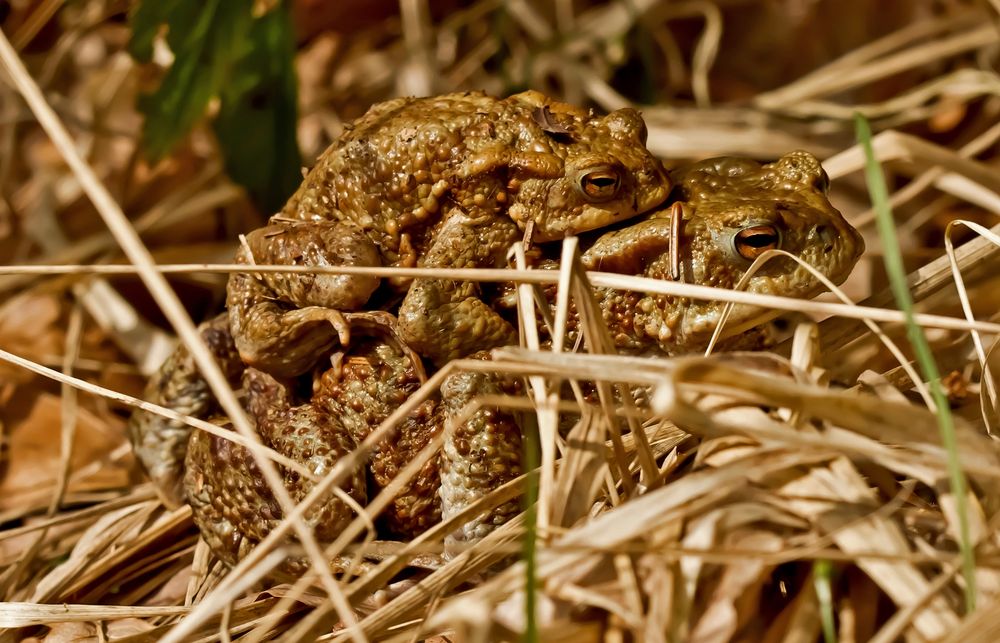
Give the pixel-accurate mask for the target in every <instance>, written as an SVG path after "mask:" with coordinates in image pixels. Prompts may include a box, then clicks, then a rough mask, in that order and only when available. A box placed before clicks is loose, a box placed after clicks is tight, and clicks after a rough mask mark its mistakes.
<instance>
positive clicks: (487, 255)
mask: <svg viewBox="0 0 1000 643" xmlns="http://www.w3.org/2000/svg"><path fill="white" fill-rule="evenodd" d="M520 234H521V233H520V231H519V230H518V228H517V225H516V224H515V223H514V222H513V221H511V220H510V219H507V218H504V217H499V216H485V217H481V218H480V219H478V220H473V219H471V218H470V217H468V216H467V215H465V214H464V213H457V214H453V215H452V216H450V217H448V218H447V219H446V220H445V221H444V223H443V224H442V228H441V230H440V232H439V233H438V235H437V237H436V238H435V241H434V243H433V244H432V245H431V247H430V248H428V250H427V253H426V254H425V256H424V261H423V266H424V267H426V268H444V267H447V268H496V267H499V266H501V265H503V260H504V256H505V254H506V252H507V248H509V247H510V245H511V244H512V243H514V242H515V241H517V240H518V239H519V238H520ZM399 332H400V335H401V336H402V337H403V339H404V340H405V341H406V342H407V343H408V344H409V345H410V346H411V347H412V348H413V349H414V350H415V351H417V352H418V353H420V354H421V355H424V356H425V357H427V358H428V359H430V360H431V361H432V362H433V363H434V364H436V365H441V364H444V363H445V362H447V361H449V360H451V359H455V358H458V357H463V356H465V355H469V354H471V353H474V352H476V351H479V350H482V349H486V348H493V347H495V346H502V345H504V344H511V343H514V342H515V341H516V340H517V333H516V331H515V330H514V328H513V326H511V325H510V323H509V322H507V320H505V319H504V318H503V317H501V316H500V315H499V314H497V312H496V311H495V310H493V309H492V308H490V307H489V306H487V305H486V303H485V302H483V301H482V300H481V299H480V298H479V289H478V287H477V286H476V285H475V284H473V283H470V282H463V281H456V280H453V279H417V280H415V281H414V282H413V284H412V285H411V286H410V290H409V291H408V292H407V294H406V297H405V298H404V299H403V302H402V304H400V307H399Z"/></svg>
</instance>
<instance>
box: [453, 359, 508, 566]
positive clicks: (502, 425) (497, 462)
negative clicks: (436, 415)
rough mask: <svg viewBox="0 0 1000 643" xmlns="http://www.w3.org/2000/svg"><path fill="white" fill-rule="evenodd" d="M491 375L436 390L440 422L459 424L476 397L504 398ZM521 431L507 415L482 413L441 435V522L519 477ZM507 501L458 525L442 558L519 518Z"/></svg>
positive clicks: (466, 377) (460, 378)
mask: <svg viewBox="0 0 1000 643" xmlns="http://www.w3.org/2000/svg"><path fill="white" fill-rule="evenodd" d="M508 388H509V387H507V386H505V385H504V383H503V382H502V381H501V379H500V378H498V377H497V376H496V375H493V374H488V373H472V372H460V373H456V374H454V375H451V376H449V377H448V378H447V379H446V380H445V381H444V383H443V384H442V385H441V401H442V405H443V407H444V415H445V418H446V420H448V421H455V420H460V419H462V417H463V416H464V415H465V409H466V408H467V407H468V405H469V404H470V403H471V402H472V401H473V400H474V399H475V398H476V397H477V396H480V395H486V394H492V395H498V394H502V393H509V392H510V390H506V389H508ZM521 443H522V438H521V429H520V427H519V426H518V424H517V422H516V420H515V418H514V416H513V414H511V413H510V412H509V411H506V410H504V409H500V408H491V407H482V408H479V409H477V410H476V411H475V412H474V413H473V414H472V415H471V416H470V417H469V418H468V419H467V420H465V421H464V422H462V423H460V424H458V425H456V426H455V427H453V429H452V430H451V431H450V432H449V433H448V434H447V437H446V438H445V443H444V447H443V449H442V457H441V490H440V493H441V518H442V520H447V519H448V518H450V517H452V516H454V515H455V514H457V513H460V512H461V511H463V510H464V509H465V508H466V507H468V506H469V505H470V504H472V503H473V502H475V501H477V500H479V499H480V498H482V497H483V496H486V495H488V494H489V493H491V492H492V491H493V490H495V489H497V488H498V487H500V486H501V485H503V484H505V483H507V482H510V481H511V480H513V479H514V478H516V477H517V476H519V475H520V474H521V469H522V465H521ZM520 510H521V507H520V503H519V502H518V501H517V500H511V501H508V502H506V503H504V504H502V505H500V506H499V507H495V508H493V509H492V510H490V511H489V512H487V513H484V514H481V515H479V516H477V517H475V518H473V519H472V520H470V521H468V522H466V523H465V524H463V525H462V526H461V527H460V528H459V529H457V530H456V531H454V532H452V533H451V534H449V535H448V536H447V537H446V538H445V543H444V547H445V554H446V555H447V556H453V555H456V554H458V553H460V552H461V550H462V549H464V548H465V547H467V546H469V545H471V544H474V543H475V542H477V541H479V540H480V539H482V538H484V537H485V536H486V535H488V534H489V533H490V532H491V531H493V530H494V529H496V528H497V527H499V526H500V525H502V524H504V523H505V522H507V521H508V520H510V519H511V518H512V517H513V516H515V515H516V514H517V513H518V512H520Z"/></svg>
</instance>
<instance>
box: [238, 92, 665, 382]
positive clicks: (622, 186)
mask: <svg viewBox="0 0 1000 643" xmlns="http://www.w3.org/2000/svg"><path fill="white" fill-rule="evenodd" d="M645 141H646V127H645V123H644V122H643V121H642V118H641V117H640V116H639V114H638V112H636V111H635V110H633V109H619V110H617V111H614V112H612V113H610V114H608V115H606V116H596V115H594V114H593V113H591V112H588V111H586V110H583V109H580V108H577V107H574V106H572V105H568V104H565V103H560V102H556V101H551V100H550V99H548V98H546V97H545V96H543V95H541V94H539V93H538V92H533V91H529V92H524V93H521V94H516V95H514V96H511V97H509V98H505V99H496V98H492V97H490V96H487V95H485V94H482V93H458V94H447V95H444V96H437V97H431V98H400V99H396V100H391V101H388V102H385V103H380V104H377V105H375V106H373V107H372V108H371V109H370V110H369V111H368V112H367V113H366V114H365V115H364V116H362V117H361V118H360V119H358V120H357V121H355V122H354V123H353V124H352V125H350V126H348V128H347V129H346V131H345V132H344V134H343V136H341V137H340V139H339V140H337V141H336V142H335V143H334V144H333V145H332V146H331V147H330V148H329V149H327V150H326V151H325V152H324V153H323V155H322V156H321V157H320V159H319V162H318V163H317V164H316V166H315V167H314V168H313V169H312V171H311V172H309V174H308V176H306V178H305V180H304V181H303V183H302V185H301V187H300V188H299V190H298V191H297V192H296V193H295V194H294V195H293V196H292V198H291V199H290V200H289V202H288V204H287V205H286V206H285V208H284V209H283V210H282V211H281V212H280V213H279V214H278V215H275V216H274V217H272V219H271V222H270V224H269V225H268V226H266V227H264V228H261V229H258V230H256V231H254V232H252V233H251V234H250V235H248V236H247V239H246V244H244V246H243V247H242V249H241V250H240V252H239V253H238V255H237V262H239V263H259V264H267V263H275V264H293V265H295V264H299V265H310V264H313V265H316V264H318V265H324V264H326V265H329V264H334V265H345V266H424V267H440V268H475V267H486V268H496V267H501V266H502V265H503V264H504V259H505V255H506V252H507V250H508V248H509V247H510V246H511V244H512V243H513V242H515V241H517V240H518V239H521V238H524V237H526V238H528V240H529V241H535V242H544V241H550V240H554V239H561V238H563V237H565V236H567V235H570V234H575V233H579V232H583V231H586V230H592V229H595V228H600V227H604V226H606V225H608V224H611V223H615V222H618V221H622V220H625V219H627V218H629V217H632V216H635V215H638V214H641V213H644V212H647V211H649V210H651V209H652V208H654V207H656V206H658V205H659V204H661V203H662V202H663V201H664V200H665V199H666V198H667V196H668V194H669V191H670V181H669V178H668V177H667V174H666V172H665V171H664V170H663V168H662V166H661V164H660V162H659V161H658V160H657V159H656V158H655V157H653V156H652V155H651V154H650V153H649V152H648V151H647V150H646V147H645ZM317 247H320V248H322V251H321V252H317ZM381 283H382V280H381V279H379V278H378V277H375V276H370V275H339V276H338V275H316V276H314V277H311V278H309V279H305V280H303V279H302V278H301V276H295V277H293V278H289V276H287V275H279V274H262V275H257V276H253V275H250V274H235V275H233V276H232V278H231V279H230V283H229V287H228V297H227V304H228V307H229V310H230V318H231V324H232V332H233V336H234V337H235V339H236V346H237V348H238V350H239V354H240V356H241V357H242V359H243V361H244V362H246V363H247V364H249V365H252V366H255V367H258V368H261V369H262V370H265V371H267V372H269V373H271V374H273V375H276V376H293V375H297V374H300V373H303V372H305V371H307V370H308V369H310V368H311V367H312V366H313V365H314V363H315V359H316V355H317V354H320V353H323V352H325V351H328V350H330V349H331V348H333V347H335V346H336V345H337V344H338V343H339V344H347V342H348V340H349V332H350V331H349V325H348V324H347V323H346V322H345V320H344V317H343V315H342V314H341V311H351V310H358V309H361V308H362V307H364V305H365V304H366V303H368V301H369V298H370V297H371V295H372V293H373V292H374V291H375V289H376V288H377V287H378V286H379V285H380V284H381ZM398 320H399V321H398V328H399V334H400V336H401V337H402V339H403V340H404V341H405V342H406V343H407V344H408V345H409V346H411V347H412V348H413V349H414V350H415V351H417V353H419V354H420V355H422V356H424V357H426V358H428V359H429V360H430V361H431V362H433V363H434V364H442V363H444V362H446V361H448V360H450V359H452V358H455V357H461V356H463V355H467V354H469V353H472V352H475V351H477V350H481V349H484V348H491V347H494V346H499V345H502V344H507V343H512V342H514V341H516V339H517V335H516V333H515V331H514V329H513V327H512V326H511V325H510V324H509V323H508V322H507V321H506V320H504V319H503V318H502V317H501V316H499V315H498V314H497V313H496V312H495V311H494V310H492V309H491V308H490V307H489V306H487V305H486V304H485V303H483V301H482V300H481V299H480V298H479V293H478V289H477V286H476V285H475V284H472V283H469V282H461V281H455V280H451V279H417V280H415V281H413V283H412V284H410V285H409V286H408V287H407V290H406V292H405V295H404V296H403V299H402V303H401V304H400V306H399V310H398Z"/></svg>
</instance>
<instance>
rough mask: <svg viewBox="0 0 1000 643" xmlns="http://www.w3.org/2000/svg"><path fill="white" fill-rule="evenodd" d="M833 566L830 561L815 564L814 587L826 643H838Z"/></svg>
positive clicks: (818, 561)
mask: <svg viewBox="0 0 1000 643" xmlns="http://www.w3.org/2000/svg"><path fill="white" fill-rule="evenodd" d="M832 576H833V565H831V564H830V561H828V560H823V559H820V560H817V561H816V562H815V563H813V587H814V588H815V590H816V598H817V600H818V601H819V617H820V622H821V623H822V624H823V641H824V643H837V630H836V628H835V627H834V624H833V589H832V588H831V584H832Z"/></svg>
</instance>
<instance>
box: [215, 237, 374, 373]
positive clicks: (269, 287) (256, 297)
mask: <svg viewBox="0 0 1000 643" xmlns="http://www.w3.org/2000/svg"><path fill="white" fill-rule="evenodd" d="M236 261H237V263H245V264H251V265H264V264H276V265H296V266H379V265H381V259H380V256H379V253H378V250H377V249H376V247H375V245H374V244H373V243H372V242H371V240H370V239H369V238H368V237H367V236H366V235H365V234H364V232H363V231H362V230H360V229H359V228H357V227H356V226H352V225H349V224H345V223H330V222H320V223H299V222H294V223H293V222H289V223H278V224H272V225H269V226H266V227H263V228H258V229H257V230H254V231H253V232H251V233H250V234H248V235H247V237H246V244H245V245H244V246H243V247H242V248H240V250H239V252H238V253H237V255H236ZM378 284H379V278H378V277H376V276H370V275H331V274H302V273H296V274H292V273H260V274H251V273H234V274H233V275H232V276H231V277H230V279H229V285H228V287H227V292H226V304H227V306H228V307H229V317H230V324H231V327H232V333H233V339H234V340H235V342H236V347H237V349H238V350H239V354H240V357H241V358H242V359H243V361H244V362H246V363H247V364H248V365H250V366H254V367H256V368H259V369H260V370H263V371H265V372H268V373H270V374H272V375H274V376H276V377H292V376H295V375H299V374H301V373H304V372H306V371H307V370H309V369H310V368H312V367H313V366H314V365H315V364H316V360H317V357H318V356H319V355H321V354H323V353H325V352H327V351H329V350H331V349H333V348H335V347H336V346H337V345H338V344H346V343H347V342H348V340H349V338H350V330H349V324H348V322H347V320H346V319H345V318H344V315H342V314H341V313H340V311H349V310H356V309H358V308H360V307H361V306H362V305H364V304H365V303H366V302H367V301H368V298H369V297H370V296H371V294H372V292H373V291H374V290H375V289H376V288H377V287H378Z"/></svg>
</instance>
